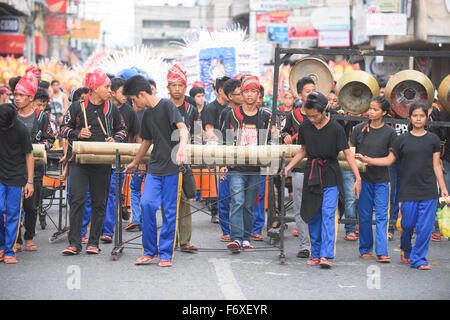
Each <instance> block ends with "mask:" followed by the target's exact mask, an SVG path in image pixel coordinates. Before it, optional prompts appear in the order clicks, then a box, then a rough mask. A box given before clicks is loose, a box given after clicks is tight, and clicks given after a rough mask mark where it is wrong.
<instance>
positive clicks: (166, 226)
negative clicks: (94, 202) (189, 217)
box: [124, 76, 189, 267]
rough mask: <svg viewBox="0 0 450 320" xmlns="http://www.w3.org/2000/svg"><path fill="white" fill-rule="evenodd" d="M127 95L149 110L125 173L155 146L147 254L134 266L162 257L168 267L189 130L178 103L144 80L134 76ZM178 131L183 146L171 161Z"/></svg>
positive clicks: (147, 203)
mask: <svg viewBox="0 0 450 320" xmlns="http://www.w3.org/2000/svg"><path fill="white" fill-rule="evenodd" d="M124 94H125V95H127V96H129V97H130V98H131V99H132V100H133V103H134V104H135V105H138V106H144V107H146V108H147V109H146V110H145V113H144V118H143V119H142V127H141V138H142V144H141V148H140V149H139V152H138V154H137V155H136V157H135V159H134V160H133V162H132V163H130V164H129V165H128V166H127V168H126V169H125V173H128V172H133V171H135V170H136V169H137V167H138V165H139V163H140V162H141V160H142V158H143V157H144V155H145V154H146V153H147V151H148V149H149V148H150V145H152V144H153V150H152V153H151V157H150V162H149V164H148V173H147V176H146V178H145V184H144V193H143V196H142V200H141V209H142V217H143V230H142V245H143V247H144V252H143V256H141V257H140V258H139V259H137V260H136V262H135V264H138V265H142V264H149V263H150V262H151V261H153V260H155V259H157V258H159V257H160V261H159V264H158V265H159V266H161V267H169V266H172V260H173V250H174V247H175V242H176V237H177V222H178V212H179V202H180V198H181V192H182V190H181V185H182V178H180V177H182V174H181V172H179V166H181V165H183V164H184V163H186V161H187V156H186V144H187V142H188V138H189V131H188V130H187V127H186V124H185V123H184V122H183V119H182V118H181V115H180V113H179V112H178V109H177V108H176V106H175V104H174V103H173V102H172V101H170V100H167V99H160V98H157V97H155V96H153V95H152V91H151V89H150V86H149V85H148V82H147V81H146V80H145V78H143V77H141V76H135V77H132V78H130V79H129V80H127V82H126V83H125V86H124ZM176 130H179V132H180V143H179V145H178V147H179V148H178V151H177V153H176V159H172V156H171V155H172V150H173V149H174V148H176V147H177V142H176V141H172V140H171V139H172V134H173V132H174V131H176ZM161 205H162V207H163V209H164V214H163V225H162V229H161V232H160V235H159V245H158V240H157V236H158V228H157V224H156V212H157V211H158V209H159V208H160V207H161Z"/></svg>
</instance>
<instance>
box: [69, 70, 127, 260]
mask: <svg viewBox="0 0 450 320" xmlns="http://www.w3.org/2000/svg"><path fill="white" fill-rule="evenodd" d="M85 86H86V87H88V88H89V90H90V92H89V95H88V97H86V98H85V99H84V100H83V101H80V102H78V101H76V102H74V103H72V105H71V106H70V107H69V110H68V111H67V113H66V114H65V116H64V119H63V124H62V126H61V135H62V137H63V138H66V139H68V140H69V142H70V143H69V145H71V144H72V142H73V141H99V142H100V141H103V142H104V141H106V142H123V141H124V139H125V138H126V136H127V128H126V126H125V123H124V121H123V119H122V116H121V115H120V111H119V109H118V108H117V106H116V105H115V104H113V103H112V102H111V101H110V100H109V99H110V98H111V80H110V79H109V78H108V76H107V75H106V74H105V73H104V72H102V71H100V70H96V71H94V72H92V73H88V74H87V75H86V79H85ZM71 151H72V150H71V148H70V146H69V150H68V156H67V157H68V159H69V162H70V165H69V181H70V186H69V194H70V199H69V205H70V232H69V243H70V245H69V246H68V247H67V248H66V249H64V250H63V251H62V254H63V255H76V254H79V253H80V251H81V229H82V224H83V214H84V206H85V203H86V193H87V190H88V187H89V192H90V196H91V208H92V213H91V228H90V235H89V240H88V244H87V249H86V252H87V253H90V254H98V252H99V250H100V249H99V248H98V246H99V240H100V234H101V232H102V228H103V222H104V219H105V210H106V208H105V204H106V192H105V186H107V185H109V179H110V172H111V165H101V164H99V165H97V164H77V163H75V161H73V160H74V157H75V156H74V155H71V153H72V152H71Z"/></svg>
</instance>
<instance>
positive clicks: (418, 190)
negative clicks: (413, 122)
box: [392, 132, 440, 201]
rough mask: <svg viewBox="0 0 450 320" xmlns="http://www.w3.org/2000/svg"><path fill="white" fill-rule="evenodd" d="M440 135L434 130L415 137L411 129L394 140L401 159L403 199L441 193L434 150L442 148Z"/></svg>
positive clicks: (436, 195)
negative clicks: (437, 180)
mask: <svg viewBox="0 0 450 320" xmlns="http://www.w3.org/2000/svg"><path fill="white" fill-rule="evenodd" d="M439 149H440V145H439V138H438V137H437V136H436V135H435V134H434V133H431V132H427V133H426V134H425V135H423V136H421V137H416V136H414V135H412V134H411V133H410V132H408V133H405V134H402V135H401V136H399V137H398V138H397V139H396V141H395V142H394V146H393V148H392V152H393V153H394V155H395V157H396V158H397V160H398V161H399V162H400V166H401V169H400V176H401V177H402V178H401V179H400V190H399V193H398V198H399V200H400V201H422V200H431V199H436V198H437V197H438V192H437V184H436V176H435V174H434V170H433V154H434V153H435V152H439Z"/></svg>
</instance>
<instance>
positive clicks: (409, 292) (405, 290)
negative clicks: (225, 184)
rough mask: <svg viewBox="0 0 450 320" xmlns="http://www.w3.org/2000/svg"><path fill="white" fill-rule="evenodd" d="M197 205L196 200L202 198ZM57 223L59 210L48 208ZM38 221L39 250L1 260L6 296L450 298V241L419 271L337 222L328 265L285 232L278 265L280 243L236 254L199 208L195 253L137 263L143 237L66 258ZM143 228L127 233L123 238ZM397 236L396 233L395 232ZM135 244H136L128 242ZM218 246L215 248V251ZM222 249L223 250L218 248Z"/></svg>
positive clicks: (434, 247) (393, 248)
mask: <svg viewBox="0 0 450 320" xmlns="http://www.w3.org/2000/svg"><path fill="white" fill-rule="evenodd" d="M196 206H198V204H196ZM50 217H51V218H52V219H53V220H54V221H55V222H56V221H57V208H56V207H53V208H52V209H51V210H50ZM47 222H48V226H47V228H46V229H45V230H41V228H40V226H39V225H38V226H37V236H36V238H35V243H36V244H37V246H38V251H37V252H19V253H18V254H17V257H18V260H19V263H18V264H17V265H5V264H3V263H1V264H0V274H1V276H2V285H1V287H0V299H2V300H9V299H20V300H27V299H39V300H41V299H42V300H52V299H63V300H78V299H87V300H97V299H120V300H122V299H123V300H127V299H138V300H143V299H144V300H145V299H152V300H153V299H158V300H229V299H230V300H266V299H267V300H272V299H277V300H297V299H326V300H334V299H363V300H391V299H413V300H416V299H417V300H428V299H432V300H435V299H449V298H450V241H448V240H447V239H445V240H443V241H442V242H439V243H437V242H431V243H430V250H429V252H428V256H427V258H428V260H429V262H430V263H431V266H432V269H431V271H418V270H415V269H411V268H410V267H409V266H407V265H404V264H401V263H400V259H399V256H400V249H399V248H398V245H399V242H398V237H397V239H396V241H393V242H389V252H390V255H391V257H392V260H393V261H392V263H390V264H379V263H376V262H374V261H366V260H362V259H361V258H359V257H358V242H349V241H345V240H344V239H343V235H344V229H343V227H344V226H343V225H340V226H339V235H338V240H337V251H336V258H335V259H334V261H333V267H332V268H331V269H330V270H324V269H320V268H319V267H315V266H308V265H307V264H306V260H305V259H300V258H297V257H296V256H295V255H296V253H297V251H298V248H297V246H298V245H297V238H295V237H293V236H292V235H291V231H292V229H293V227H294V226H293V224H289V229H288V230H287V231H286V233H285V234H286V238H285V246H286V264H284V265H282V264H280V260H279V257H278V253H279V251H278V249H277V248H276V247H273V246H271V245H270V244H269V243H268V242H254V244H255V246H256V248H261V249H258V250H256V251H254V252H242V253H240V254H232V253H230V252H228V251H227V250H225V246H226V244H224V243H223V242H220V241H219V238H220V232H219V226H218V225H217V224H212V223H211V222H210V217H209V216H208V215H207V214H205V213H202V212H197V213H194V214H193V234H192V243H193V244H195V245H196V246H198V247H199V248H201V250H200V251H199V252H198V253H196V254H191V253H182V252H179V251H177V252H176V253H175V258H174V264H173V266H172V267H171V268H160V267H158V266H156V264H154V265H147V266H135V265H134V261H135V260H136V258H138V257H139V256H140V255H141V248H140V245H139V243H140V238H138V239H137V240H135V241H134V243H137V244H136V245H127V247H126V248H125V249H124V251H123V253H122V255H121V256H120V258H119V259H118V260H117V261H112V259H111V250H112V248H113V245H112V244H102V245H101V249H102V251H101V252H100V254H99V255H98V256H95V255H94V256H92V255H87V254H86V253H85V252H83V253H82V254H80V255H78V256H71V257H66V256H62V255H61V250H62V249H64V248H65V246H66V245H67V240H66V239H64V238H63V239H62V240H61V241H59V242H56V243H50V242H49V238H50V237H51V236H52V234H53V233H54V232H55V231H56V228H55V226H54V225H52V223H51V222H50V220H49V219H47ZM138 235H139V233H129V232H124V233H123V237H124V239H125V240H127V239H130V238H133V237H136V236H138ZM397 236H398V234H397ZM130 247H134V248H130ZM211 249H213V250H211ZM214 249H217V250H214Z"/></svg>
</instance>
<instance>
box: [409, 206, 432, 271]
mask: <svg viewBox="0 0 450 320" xmlns="http://www.w3.org/2000/svg"><path fill="white" fill-rule="evenodd" d="M436 202H437V200H436V199H433V200H424V201H407V202H403V203H402V206H401V221H400V222H401V226H402V235H401V238H400V248H401V249H402V252H403V255H404V257H405V258H410V259H411V262H410V266H411V268H418V267H419V266H421V265H428V261H427V259H426V258H425V257H426V255H427V252H428V246H429V244H430V238H431V233H432V232H433V227H434V220H435V218H436ZM414 228H416V232H417V237H416V242H415V244H414V247H412V248H411V237H412V235H413V232H414Z"/></svg>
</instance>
